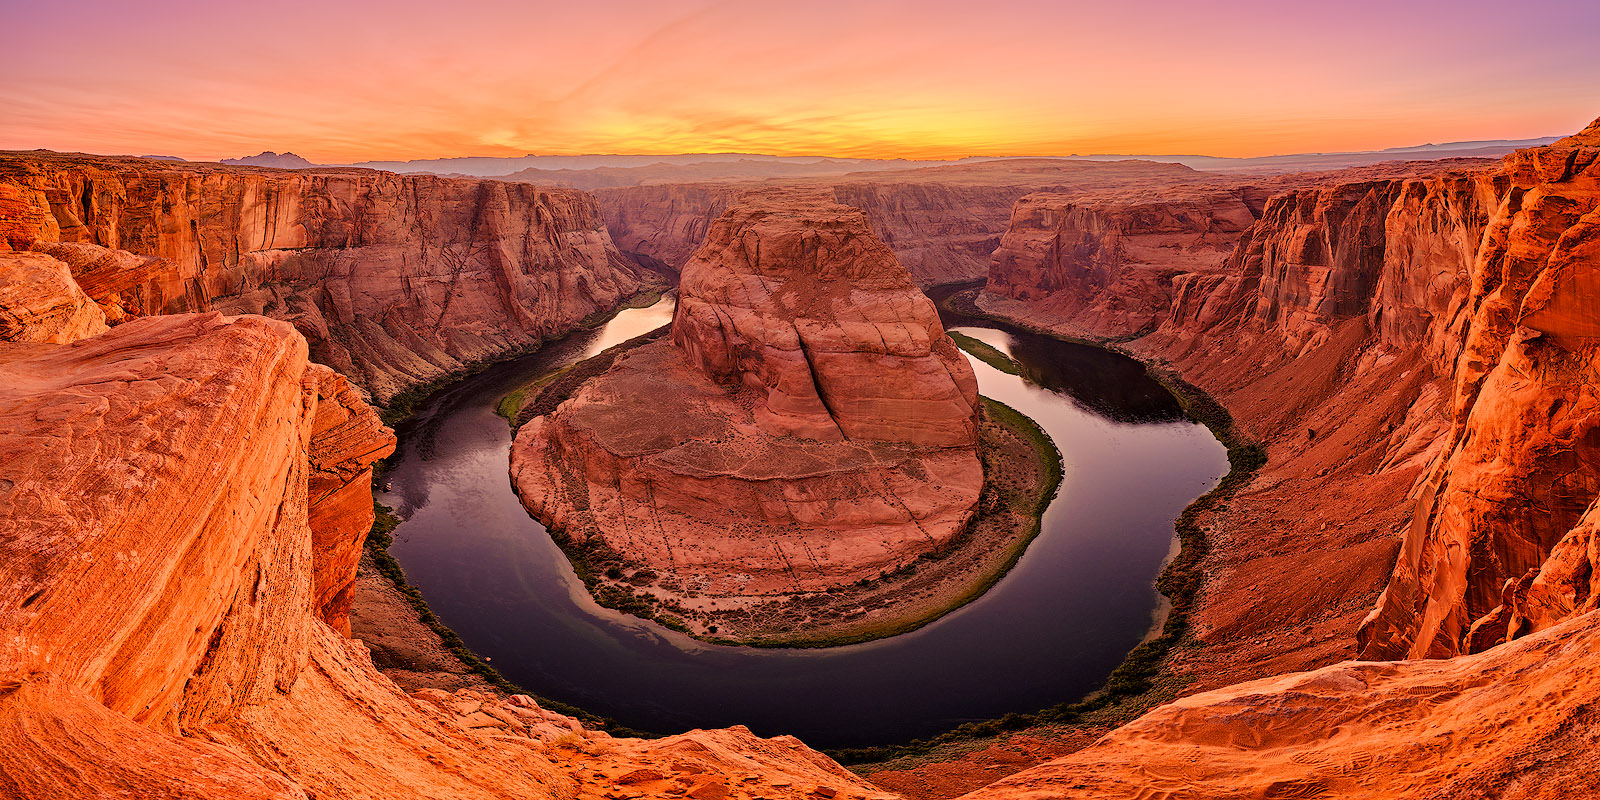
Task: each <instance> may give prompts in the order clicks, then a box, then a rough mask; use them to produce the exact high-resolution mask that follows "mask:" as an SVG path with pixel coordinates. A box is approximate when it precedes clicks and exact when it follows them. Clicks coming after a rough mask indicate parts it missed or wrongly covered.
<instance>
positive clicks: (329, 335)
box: [0, 153, 639, 400]
mask: <svg viewBox="0 0 1600 800" xmlns="http://www.w3.org/2000/svg"><path fill="white" fill-rule="evenodd" d="M0 186H6V187H8V188H6V190H5V191H6V192H7V194H8V195H9V196H19V197H20V198H21V199H22V200H23V201H24V204H25V206H26V207H27V208H28V209H31V211H32V212H33V214H34V216H33V217H32V218H31V219H32V222H31V229H28V230H23V229H24V228H29V227H30V223H29V222H28V221H27V220H21V218H20V216H18V217H14V218H12V220H11V222H8V223H6V225H7V226H8V227H7V228H6V230H7V231H10V232H8V233H7V236H8V237H12V238H16V239H18V240H19V241H20V240H22V239H31V240H36V241H37V242H39V243H40V244H39V245H37V246H39V247H41V248H43V249H45V250H47V251H48V252H51V253H53V254H54V255H56V257H57V258H60V259H62V260H65V261H68V263H71V264H72V265H73V267H74V270H75V272H77V273H78V274H80V275H81V276H82V282H83V285H84V288H85V289H86V290H88V291H89V292H90V294H91V296H93V297H95V299H96V300H99V301H101V302H102V303H105V304H107V305H109V306H112V307H114V308H115V309H118V310H119V311H120V312H125V313H128V314H159V313H175V312H184V311H203V310H209V309H217V310H222V311H226V312H229V313H241V312H249V313H261V314H265V315H268V316H273V317H277V318H280V319H285V320H288V321H290V322H292V323H294V325H295V327H296V328H297V329H299V330H300V331H301V333H303V334H305V335H306V337H307V338H308V339H309V340H310V341H311V343H312V354H313V357H314V358H316V360H318V361H320V362H321V363H324V364H327V365H329V366H332V367H334V368H335V369H337V370H339V371H340V372H342V373H344V374H346V375H349V376H351V377H352V378H353V379H354V380H355V381H356V382H357V383H358V384H359V385H361V386H362V387H364V388H365V389H367V390H368V391H369V392H371V393H372V394H373V395H374V396H376V397H377V398H378V399H380V400H387V399H388V398H390V397H392V396H393V395H394V394H396V393H398V392H399V391H401V390H403V389H405V388H408V387H409V386H413V385H416V384H419V383H425V382H427V381H429V380H432V379H435V378H438V377H440V376H442V375H444V374H446V373H449V372H451V371H453V370H456V369H458V368H460V367H462V366H463V365H465V364H468V363H471V362H474V361H478V360H482V359H486V358H491V357H495V356H499V355H503V354H505V353H507V352H510V351H514V350H516V349H518V348H523V347H527V346H530V345H534V344H537V343H538V342H540V341H541V340H542V339H544V338H546V337H550V336H553V335H556V334H558V333H560V332H562V331H565V330H567V329H568V328H570V327H571V326H572V325H573V324H575V323H576V322H577V321H579V320H581V319H583V318H584V317H586V316H588V315H590V314H592V313H594V312H596V311H599V310H603V309H606V308H610V307H611V306H613V305H614V304H615V303H616V302H617V300H619V299H620V298H622V297H624V296H626V295H629V294H631V293H633V292H634V291H636V289H637V288H638V286H639V281H638V278H637V277H636V276H635V275H634V273H633V272H632V269H631V267H630V266H629V265H628V264H627V263H626V261H625V260H624V259H623V258H622V256H621V255H620V254H619V253H618V252H617V251H616V249H615V248H614V247H613V246H612V244H611V242H610V237H609V236H608V235H607V233H606V231H605V228H604V226H603V225H602V224H601V222H600V220H599V215H598V212H597V210H596V208H595V206H594V205H593V202H592V200H591V199H590V198H589V197H588V196H587V195H585V194H583V193H581V192H576V191H571V190H559V189H557V190H547V189H536V188H534V187H532V186H529V185H527V184H516V183H501V182H497V181H486V180H466V179H453V178H440V177H435V176H429V175H407V176H401V175H394V174H392V173H384V172H375V171H371V170H315V171H284V170H269V169H259V168H250V167H220V166H217V165H204V164H177V163H171V162H154V161H146V160H137V159H112V158H97V157H67V156H57V155H53V154H51V155H38V154H20V153H14V154H8V155H4V156H0ZM12 229H16V230H15V231H13V230H12ZM56 242H64V243H72V244H75V245H79V246H76V247H63V246H61V245H56V244H54V243H56ZM83 244H87V245H96V246H98V248H104V250H102V249H97V248H88V247H84V246H81V245H83ZM106 250H111V251H127V252H126V253H116V252H111V253H107V252H105V251H106ZM152 258H153V259H158V261H155V262H152V261H150V259H152ZM112 316H113V317H114V318H120V315H119V313H118V312H117V311H114V312H113V314H112Z"/></svg>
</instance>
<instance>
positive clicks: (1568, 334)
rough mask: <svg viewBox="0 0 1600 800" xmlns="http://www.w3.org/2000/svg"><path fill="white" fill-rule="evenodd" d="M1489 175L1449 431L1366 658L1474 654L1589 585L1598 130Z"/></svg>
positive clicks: (1595, 490) (1599, 351)
mask: <svg viewBox="0 0 1600 800" xmlns="http://www.w3.org/2000/svg"><path fill="white" fill-rule="evenodd" d="M1496 180H1497V188H1498V189H1499V192H1500V196H1501V197H1502V201H1501V203H1500V204H1499V208H1498V210H1497V212H1496V214H1495V216H1494V218H1493V219H1492V221H1491V222H1490V224H1489V226H1488V229H1487V231H1486V232H1485V234H1484V237H1483V241H1482V244H1481V246H1480V247H1479V249H1478V253H1477V258H1476V259H1475V261H1474V262H1473V264H1472V267H1471V271H1470V273H1468V276H1467V277H1468V279H1469V280H1470V286H1471V294H1470V296H1469V298H1468V300H1467V302H1466V303H1465V304H1464V307H1463V310H1462V313H1463V315H1464V316H1466V317H1467V318H1468V319H1469V320H1470V321H1469V322H1468V323H1467V327H1466V330H1465V335H1464V337H1463V341H1462V343H1461V345H1460V347H1459V348H1458V349H1459V353H1460V354H1459V356H1458V357H1457V358H1456V359H1455V363H1454V374H1453V376H1452V377H1453V389H1454V391H1453V397H1452V401H1451V403H1450V405H1449V408H1448V411H1449V417H1448V419H1449V420H1450V423H1451V429H1450V433H1449V435H1448V436H1447V437H1446V438H1445V446H1444V452H1443V454H1442V455H1441V457H1440V458H1439V460H1438V461H1437V462H1436V463H1435V464H1434V467H1433V469H1432V470H1431V471H1430V474H1429V476H1428V479H1427V481H1426V483H1425V485H1424V486H1423V488H1422V491H1421V495H1422V496H1421V501H1420V502H1419V504H1418V506H1417V511H1416V515H1415V518H1414V521H1413V523H1412V526H1411V528H1410V529H1409V530H1408V532H1407V534H1406V543H1405V548H1404V550H1403V551H1402V553H1401V556H1400V559H1399V563H1398V564H1397V565H1396V566H1395V572H1394V575H1393V577H1392V578H1391V580H1390V582H1389V585H1388V588H1387V589H1386V590H1385V592H1384V596H1383V598H1382V600H1381V601H1380V602H1379V605H1378V608H1377V609H1376V610H1375V611H1374V612H1373V615H1372V616H1371V618H1370V619H1368V620H1367V623H1366V624H1365V625H1364V626H1363V629H1362V642H1363V652H1364V654H1366V655H1368V656H1371V657H1402V656H1411V657H1429V656H1434V657H1437V656H1451V655H1456V654H1458V653H1463V652H1474V651H1478V650H1482V649H1484V648H1486V647H1490V646H1493V645H1495V644H1498V643H1500V642H1503V641H1507V640H1509V639H1513V638H1516V637H1518V636H1522V635H1526V634H1528V633H1531V632H1534V631H1537V630H1540V629H1542V628H1546V627H1549V626H1550V625H1552V624H1555V623H1556V622H1559V621H1560V620H1562V619H1565V618H1566V617H1567V616H1569V615H1570V614H1572V613H1576V612H1578V611H1581V610H1583V609H1585V608H1587V607H1589V605H1588V604H1589V599H1590V596H1591V594H1592V592H1593V590H1594V589H1595V588H1596V587H1595V586H1594V585H1593V583H1592V580H1593V579H1592V578H1591V577H1590V574H1591V568H1592V566H1593V564H1594V558H1593V555H1591V553H1590V551H1591V547H1592V542H1593V535H1592V530H1593V525H1594V522H1595V517H1594V514H1595V512H1594V510H1593V509H1594V507H1595V504H1596V502H1597V500H1600V399H1597V398H1596V396H1595V390H1594V387H1595V384H1596V382H1597V379H1600V372H1597V371H1596V370H1597V369H1600V329H1597V322H1596V320H1597V319H1600V317H1597V315H1596V312H1595V309H1596V308H1600V280H1597V279H1596V277H1595V276H1596V275H1600V244H1597V243H1600V234H1597V231H1600V210H1597V209H1600V124H1597V125H1596V126H1591V127H1590V128H1589V129H1588V130H1586V131H1585V132H1583V133H1581V134H1579V135H1577V136H1573V137H1570V138H1568V139H1565V140H1562V141H1560V142H1557V143H1556V144H1554V145H1550V146H1548V147H1542V148H1538V149H1535V150H1528V151H1523V152H1520V153H1517V154H1514V155H1511V156H1507V157H1506V163H1505V167H1504V169H1503V170H1502V171H1501V173H1500V174H1499V175H1498V176H1497V179H1496ZM1547 565H1548V566H1547Z"/></svg>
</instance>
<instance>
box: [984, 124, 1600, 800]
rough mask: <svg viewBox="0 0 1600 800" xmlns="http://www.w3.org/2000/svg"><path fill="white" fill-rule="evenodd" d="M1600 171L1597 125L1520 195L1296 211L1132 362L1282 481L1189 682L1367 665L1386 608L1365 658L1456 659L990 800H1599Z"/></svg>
mask: <svg viewBox="0 0 1600 800" xmlns="http://www.w3.org/2000/svg"><path fill="white" fill-rule="evenodd" d="M1597 160H1600V123H1597V124H1596V125H1594V126H1591V127H1590V128H1589V129H1588V130H1586V131H1585V132H1584V133H1582V134H1579V135H1578V136H1575V137H1571V138H1569V139H1566V140H1563V141H1561V142H1558V143H1556V144H1555V145H1551V146H1548V147H1542V148H1537V149H1534V150H1529V151H1524V152H1521V153H1517V154H1514V155H1512V156H1508V157H1507V158H1506V159H1505V161H1504V164H1503V165H1502V166H1501V167H1499V168H1497V169H1486V170H1479V171H1471V172H1454V171H1446V172H1443V173H1441V174H1437V175H1433V176H1424V177H1418V178H1412V179H1406V180H1400V181H1393V180H1383V181H1377V182H1374V181H1355V182H1348V181H1347V182H1342V183H1338V184H1334V185H1330V186H1326V187H1322V188H1320V189H1317V190H1315V191H1303V192H1294V193H1290V194H1287V195H1284V196H1281V197H1278V198H1275V199H1273V200H1272V201H1271V203H1269V204H1268V206H1267V208H1266V210H1265V213H1264V214H1263V216H1262V219H1261V220H1260V221H1259V222H1258V223H1257V224H1256V225H1255V226H1254V227H1253V228H1252V229H1251V230H1250V231H1249V232H1248V233H1247V234H1246V236H1245V238H1244V239H1243V240H1242V241H1241V243H1240V245H1239V247H1238V249H1237V250H1236V251H1235V253H1234V254H1233V256H1232V257H1231V258H1230V260H1229V262H1228V263H1227V265H1226V266H1225V268H1224V269H1222V270H1220V271H1218V272H1217V273H1214V274H1203V273H1197V274H1192V275H1185V276H1180V277H1179V278H1178V279H1177V280H1176V281H1175V282H1174V283H1175V286H1176V287H1177V291H1176V298H1175V300H1174V303H1173V307H1172V310H1171V314H1170V316H1169V317H1168V318H1167V319H1166V320H1164V321H1163V323H1162V325H1161V327H1160V328H1159V329H1158V330H1157V331H1156V332H1155V333H1154V334H1153V335H1150V336H1148V337H1145V338H1144V339H1142V340H1140V341H1138V342H1136V343H1135V344H1134V345H1133V346H1134V348H1135V349H1137V350H1139V351H1141V352H1143V353H1145V354H1147V355H1151V356H1155V357H1158V358H1166V359H1168V360H1169V361H1170V363H1172V364H1173V365H1174V366H1175V367H1177V368H1178V369H1179V370H1181V372H1182V373H1183V374H1184V375H1185V377H1187V378H1189V379H1190V380H1192V381H1195V382H1196V383H1199V384H1201V385H1202V386H1206V387H1207V388H1209V389H1211V390H1212V391H1213V393H1215V394H1217V395H1219V396H1221V397H1222V398H1223V399H1224V401H1225V402H1226V403H1227V405H1228V406H1229V408H1230V409H1231V410H1233V411H1234V412H1235V414H1236V417H1237V418H1238V419H1239V421H1240V422H1242V423H1243V424H1244V425H1245V426H1246V428H1247V430H1248V431H1249V432H1250V433H1252V434H1253V435H1255V436H1257V437H1258V438H1260V439H1262V440H1263V441H1265V442H1266V444H1267V446H1268V452H1269V456H1270V458H1269V463H1268V467H1267V468H1266V470H1264V471H1263V472H1262V473H1261V474H1260V475H1259V476H1258V477H1257V479H1256V481H1255V482H1254V483H1253V484H1252V485H1251V486H1249V487H1247V488H1246V489H1245V490H1243V491H1242V492H1241V493H1240V494H1239V495H1238V496H1237V497H1235V498H1234V499H1233V501H1231V503H1230V508H1228V509H1225V510H1222V511H1220V512H1218V513H1215V514H1213V515H1211V516H1210V517H1209V518H1208V519H1206V520H1203V524H1205V525H1207V526H1208V528H1209V535H1210V539H1211V541H1210V544H1211V555H1210V556H1209V557H1208V559H1207V565H1206V569H1207V576H1208V582H1207V585H1206V588H1205V591H1204V594H1203V596H1202V602H1201V606H1200V608H1199V609H1198V610H1197V611H1196V613H1195V622H1196V623H1198V624H1197V625H1196V626H1195V629H1196V635H1197V636H1198V637H1199V638H1200V639H1201V641H1202V642H1204V643H1205V644H1206V645H1208V646H1207V647H1206V648H1205V649H1206V651H1209V652H1208V653H1206V654H1203V655H1202V656H1200V658H1199V659H1197V660H1191V661H1190V662H1189V663H1187V664H1186V665H1184V666H1181V667H1179V670H1180V671H1184V670H1187V671H1189V672H1190V674H1195V675H1196V676H1197V677H1199V679H1200V685H1201V686H1216V685H1219V684H1220V683H1222V682H1224V681H1225V680H1226V679H1227V678H1229V677H1234V676H1241V675H1248V674H1249V673H1250V671H1251V670H1255V671H1256V674H1258V675H1259V674H1272V673H1275V672H1281V671H1283V670H1284V669H1285V668H1286V667H1290V666H1292V665H1297V664H1299V665H1306V664H1309V665H1313V666H1314V665H1316V664H1317V663H1318V662H1319V661H1321V662H1322V663H1328V662H1331V661H1335V660H1338V659H1339V658H1341V657H1349V656H1353V655H1355V654H1356V652H1357V651H1356V650H1355V648H1353V647H1352V646H1351V638H1352V637H1351V636H1350V634H1351V632H1352V631H1353V629H1355V628H1356V623H1357V621H1358V620H1361V619H1362V616H1361V614H1360V612H1361V611H1362V608H1363V606H1364V605H1366V606H1367V607H1369V608H1370V603H1371V600H1366V602H1365V603H1363V600H1364V599H1365V598H1371V597H1372V595H1373V594H1375V593H1376V591H1377V590H1378V589H1379V588H1380V587H1384V586H1385V579H1387V586H1386V588H1384V589H1383V593H1382V596H1381V598H1380V599H1379V600H1378V601H1377V608H1376V609H1375V610H1373V611H1372V613H1371V614H1370V616H1367V617H1366V619H1365V621H1364V623H1363V624H1362V625H1361V626H1360V628H1361V630H1360V636H1359V641H1360V645H1361V648H1360V653H1361V654H1362V655H1365V656H1367V657H1369V658H1371V657H1378V658H1393V657H1401V658H1403V657H1414V658H1421V657H1439V656H1455V658H1453V659H1451V660H1447V661H1410V662H1389V663H1377V664H1362V663H1347V664H1340V665H1338V666H1331V667H1327V668H1325V669H1321V670H1318V671H1315V672H1309V673H1302V674H1292V675H1283V676H1282V677H1278V678H1272V679H1268V680H1263V681H1257V682H1254V683H1246V684H1242V685H1238V686H1231V687H1228V688H1225V689H1220V690H1217V691H1214V692H1210V693H1206V694H1200V695H1195V696H1192V697H1188V698H1184V699H1182V700H1180V701H1178V702H1176V703H1173V704H1170V705H1168V706H1164V707H1161V708H1159V709H1157V710H1156V711H1154V712H1151V713H1150V714H1148V715H1146V716H1145V717H1144V718H1142V719H1140V720H1139V721H1137V722H1135V723H1133V724H1131V725H1128V726H1125V727H1123V728H1121V729H1119V730H1117V731H1116V732H1114V733H1112V734H1111V735H1109V736H1107V737H1106V738H1104V739H1102V740H1101V741H1100V742H1099V743H1097V744H1096V745H1094V746H1093V747H1091V748H1089V749H1087V750H1084V751H1081V752H1079V753H1077V754H1075V755H1073V756H1070V757H1068V758H1066V759H1062V760H1058V761H1056V762H1052V763H1051V764H1050V765H1047V766H1044V767H1039V768H1036V769H1033V770H1027V771H1024V772H1021V773H1019V774H1018V775H1016V776H1013V777H1012V778H1010V779H1008V780H1006V781H1002V782H1000V783H998V784H996V785H994V786H992V787H989V788H988V789H986V790H983V791H980V792H976V793H974V794H973V797H985V798H987V797H1120V796H1132V795H1149V796H1157V797H1159V796H1173V797H1176V796H1202V797H1261V796H1340V797H1384V798H1389V797H1466V796H1505V797H1570V796H1585V795H1587V794H1592V793H1593V792H1594V791H1595V788H1596V786H1595V783H1594V778H1593V775H1594V770H1595V767H1596V762H1595V753H1597V752H1600V750H1597V749H1596V748H1595V746H1594V743H1595V742H1596V741H1600V720H1597V719H1596V718H1595V716H1594V714H1593V712H1592V708H1593V706H1594V704H1595V702H1596V700H1597V699H1600V682H1597V678H1600V669H1597V666H1596V662H1595V661H1594V659H1593V658H1592V657H1590V655H1589V653H1591V652H1592V650H1593V648H1594V645H1595V643H1594V641H1593V640H1594V638H1595V636H1596V631H1597V630H1600V618H1597V617H1596V616H1595V614H1594V613H1592V612H1593V611H1594V608H1595V599H1594V598H1595V594H1596V589H1600V586H1597V585H1596V584H1595V579H1594V575H1595V571H1594V567H1595V566H1596V563H1597V556H1596V552H1597V551H1596V549H1595V548H1596V545H1595V541H1596V538H1595V535H1594V531H1595V529H1596V527H1597V525H1600V512H1596V510H1595V509H1596V494H1597V491H1600V484H1597V481H1600V469H1597V467H1600V464H1597V463H1596V456H1595V452H1596V451H1595V450H1594V447H1595V442H1596V438H1595V435H1594V434H1593V431H1592V429H1593V427H1594V425H1593V420H1595V419H1597V418H1600V415H1597V414H1596V412H1595V410H1594V403H1593V401H1592V399H1591V398H1590V395H1591V394H1592V393H1593V386H1594V385H1595V384H1596V379H1597V378H1600V376H1597V375H1596V374H1595V373H1594V368H1595V367H1594V363H1595V362H1594V359H1595V350H1596V340H1594V339H1592V338H1591V337H1592V336H1594V331H1593V317H1594V314H1595V311H1594V309H1596V308H1600V295H1597V294H1596V293H1595V292H1596V288H1597V287H1596V286H1595V282H1594V281H1592V280H1591V279H1590V278H1589V277H1588V276H1591V275H1594V274H1600V251H1596V250H1595V248H1594V247H1593V242H1594V241H1595V240H1596V238H1597V237H1595V236H1594V235H1593V222H1594V220H1593V217H1594V215H1595V213H1596V207H1597V205H1600V191H1597V187H1596V179H1597V176H1596V174H1595V172H1594V170H1595V164H1596V162H1597ZM997 305H1004V304H1003V303H999V304H997ZM1070 322H1071V320H1065V323H1066V324H1070ZM1401 534H1403V538H1404V541H1403V544H1402V545H1401V546H1400V547H1399V553H1398V554H1397V555H1394V553H1395V545H1396V544H1397V542H1396V539H1397V538H1399V536H1400V535H1401ZM1391 565H1392V566H1393V570H1392V574H1391V573H1390V571H1389V567H1390V566H1391ZM1468 653H1479V654H1478V655H1461V654H1468ZM1241 665H1247V666H1241Z"/></svg>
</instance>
